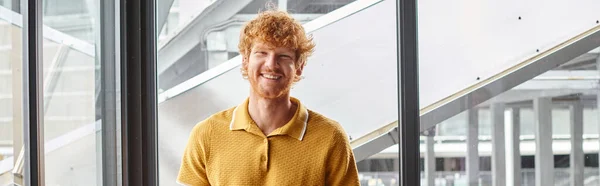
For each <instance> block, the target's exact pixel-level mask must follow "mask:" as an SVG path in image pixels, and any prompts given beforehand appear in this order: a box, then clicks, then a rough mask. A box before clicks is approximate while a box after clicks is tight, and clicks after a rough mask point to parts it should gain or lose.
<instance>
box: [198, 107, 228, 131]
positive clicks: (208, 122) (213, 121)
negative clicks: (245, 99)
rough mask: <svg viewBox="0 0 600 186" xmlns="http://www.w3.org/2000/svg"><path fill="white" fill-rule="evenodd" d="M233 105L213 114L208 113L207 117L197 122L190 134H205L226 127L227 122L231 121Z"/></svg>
mask: <svg viewBox="0 0 600 186" xmlns="http://www.w3.org/2000/svg"><path fill="white" fill-rule="evenodd" d="M234 109H235V107H231V108H228V109H225V110H222V111H219V112H217V113H214V114H213V115H210V116H209V117H208V118H206V119H204V120H202V121H200V122H198V123H197V124H196V125H195V126H194V128H193V129H192V135H201V136H206V135H209V133H211V132H213V131H219V130H222V129H227V128H228V127H229V124H230V123H231V117H232V115H233V110H234Z"/></svg>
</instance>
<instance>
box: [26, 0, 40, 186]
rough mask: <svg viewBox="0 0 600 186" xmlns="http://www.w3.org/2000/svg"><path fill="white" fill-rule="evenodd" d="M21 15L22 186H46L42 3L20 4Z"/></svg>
mask: <svg viewBox="0 0 600 186" xmlns="http://www.w3.org/2000/svg"><path fill="white" fill-rule="evenodd" d="M20 7H21V13H22V15H23V29H22V40H23V64H22V65H23V100H22V101H23V108H22V109H23V138H24V140H23V145H24V147H25V148H24V151H25V172H24V175H23V181H24V183H25V185H45V184H44V181H45V177H44V155H45V154H44V145H43V144H44V124H43V122H44V118H43V114H44V110H43V109H44V108H43V106H44V102H43V91H44V87H43V79H42V76H43V66H42V65H43V63H42V62H43V61H42V54H43V52H42V37H43V36H42V28H43V27H42V0H26V1H25V0H23V1H21V6H20Z"/></svg>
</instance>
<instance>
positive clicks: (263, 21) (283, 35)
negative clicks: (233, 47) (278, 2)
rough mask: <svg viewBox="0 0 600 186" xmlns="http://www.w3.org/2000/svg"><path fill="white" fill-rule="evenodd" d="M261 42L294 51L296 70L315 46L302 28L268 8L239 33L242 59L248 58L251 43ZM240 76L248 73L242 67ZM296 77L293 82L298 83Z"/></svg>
mask: <svg viewBox="0 0 600 186" xmlns="http://www.w3.org/2000/svg"><path fill="white" fill-rule="evenodd" d="M254 41H261V42H264V43H267V44H269V45H271V46H274V47H286V48H291V49H292V50H294V51H296V68H298V67H300V66H301V65H302V66H305V65H306V60H307V58H308V57H309V56H311V55H312V53H313V51H314V48H315V44H314V43H313V40H312V37H311V36H307V35H306V32H305V31H304V27H302V25H301V24H300V23H299V22H298V21H296V20H295V19H294V18H293V17H292V16H290V15H289V14H288V13H287V12H285V11H280V10H276V9H274V8H269V9H268V10H266V11H263V12H261V13H259V14H258V17H257V18H255V19H253V20H251V21H250V22H248V23H246V25H245V26H244V27H243V28H242V30H241V33H240V43H239V45H238V48H239V50H240V53H241V55H242V56H243V57H244V58H248V57H249V55H250V50H251V49H252V43H253V42H254ZM241 70H242V76H243V77H247V76H248V73H247V72H246V71H245V69H243V67H242V69H241ZM299 80H300V77H297V79H296V80H295V82H297V81H299Z"/></svg>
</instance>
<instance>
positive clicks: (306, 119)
mask: <svg viewBox="0 0 600 186" xmlns="http://www.w3.org/2000/svg"><path fill="white" fill-rule="evenodd" d="M307 125H308V109H306V118H304V128H303V129H302V134H301V135H300V141H302V139H304V134H305V133H306V126H307Z"/></svg>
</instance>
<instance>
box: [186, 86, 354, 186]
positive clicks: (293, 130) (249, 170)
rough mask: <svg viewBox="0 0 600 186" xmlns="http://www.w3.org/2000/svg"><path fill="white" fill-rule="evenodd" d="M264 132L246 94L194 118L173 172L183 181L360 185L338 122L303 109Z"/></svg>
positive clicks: (352, 157) (211, 183)
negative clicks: (252, 115)
mask: <svg viewBox="0 0 600 186" xmlns="http://www.w3.org/2000/svg"><path fill="white" fill-rule="evenodd" d="M291 100H292V101H293V102H295V103H296V104H297V105H298V109H297V110H296V114H295V115H294V116H293V118H292V119H291V120H290V122H288V123H287V124H285V125H284V126H282V127H280V128H278V129H276V130H275V131H273V132H272V133H271V134H269V135H267V136H265V135H264V134H263V133H262V132H261V130H260V129H259V128H258V126H257V125H256V124H255V123H254V122H253V121H252V119H250V115H249V114H248V109H247V108H248V99H246V101H245V102H244V103H242V104H241V105H239V106H237V107H233V108H230V109H227V110H225V111H221V112H219V113H216V114H214V115H212V116H210V117H209V118H208V119H206V120H204V121H202V122H200V123H199V124H197V125H196V126H195V127H194V129H193V130H192V132H191V135H190V138H189V141H188V144H187V147H186V149H185V152H184V155H183V159H182V164H181V169H180V170H179V175H178V178H177V181H178V183H180V184H183V185H215V186H217V185H328V186H329V185H334V186H335V185H343V186H353V185H360V184H359V180H358V171H357V168H356V162H355V161H354V155H353V153H352V148H351V147H350V144H349V141H348V137H347V135H346V134H345V132H344V131H343V129H342V128H341V126H340V125H339V124H338V123H337V122H335V121H333V120H330V119H328V118H326V117H324V116H323V115H320V114H318V113H316V112H314V111H311V110H308V109H306V108H305V107H304V106H303V105H302V104H301V103H300V101H299V100H297V99H296V98H291Z"/></svg>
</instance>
